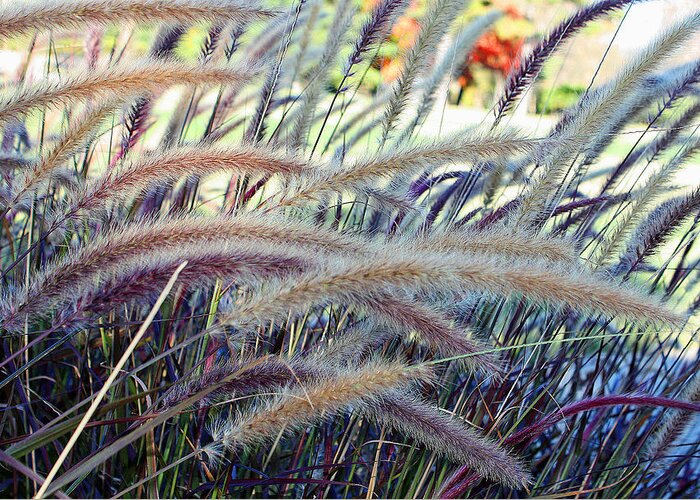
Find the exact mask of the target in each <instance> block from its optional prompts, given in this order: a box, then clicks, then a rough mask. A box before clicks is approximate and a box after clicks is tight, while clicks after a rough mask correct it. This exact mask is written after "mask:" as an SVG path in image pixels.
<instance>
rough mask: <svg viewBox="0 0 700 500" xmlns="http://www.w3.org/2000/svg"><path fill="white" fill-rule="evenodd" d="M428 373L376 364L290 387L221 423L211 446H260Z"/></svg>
mask: <svg viewBox="0 0 700 500" xmlns="http://www.w3.org/2000/svg"><path fill="white" fill-rule="evenodd" d="M430 378H431V372H430V371H429V370H427V369H425V368H423V367H422V366H420V365H414V366H409V365H405V364H402V363H396V362H394V363H392V362H387V361H385V362H377V363H372V364H369V365H367V366H364V367H362V368H358V369H348V370H346V371H344V372H342V373H339V374H337V375H336V376H333V377H331V378H328V379H326V380H321V381H318V382H316V383H313V384H311V385H309V386H307V387H302V388H300V389H292V390H289V391H287V392H286V393H284V394H283V395H282V396H281V397H280V398H278V399H277V400H276V401H274V402H272V403H270V404H269V405H266V406H264V407H262V408H254V409H253V410H251V411H249V412H247V413H245V414H243V415H240V416H239V417H238V418H236V419H235V420H233V421H225V422H223V423H221V424H220V425H217V426H216V427H215V428H214V429H213V430H212V437H213V443H212V448H214V449H216V448H223V449H225V450H234V449H237V448H240V447H243V446H248V445H252V444H256V443H263V442H265V441H269V440H271V439H274V438H275V437H276V436H278V435H279V434H280V433H281V432H285V433H287V432H290V431H292V430H294V429H298V428H299V427H302V426H307V425H313V424H316V423H317V422H319V421H321V420H322V419H325V418H329V417H330V416H332V415H334V414H336V413H338V412H340V411H345V410H347V409H350V408H351V407H357V406H364V405H371V404H372V401H373V400H374V398H376V397H377V396H378V395H379V394H381V393H383V392H386V391H389V390H392V389H397V388H400V387H406V386H408V385H410V384H411V383H413V382H415V381H417V380H420V381H425V380H430Z"/></svg>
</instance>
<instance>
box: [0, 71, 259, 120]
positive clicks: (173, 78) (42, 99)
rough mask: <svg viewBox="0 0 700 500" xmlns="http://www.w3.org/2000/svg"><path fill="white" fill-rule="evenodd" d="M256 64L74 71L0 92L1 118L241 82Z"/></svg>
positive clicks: (252, 75)
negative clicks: (46, 108)
mask: <svg viewBox="0 0 700 500" xmlns="http://www.w3.org/2000/svg"><path fill="white" fill-rule="evenodd" d="M258 72H259V68H257V67H250V66H248V67H240V68H236V67H217V66H213V65H198V64H195V65H193V64H185V63H180V62H176V61H150V60H146V61H141V62H138V63H129V64H122V65H118V66H113V67H109V68H104V69H100V70H98V71H87V70H86V71H75V72H74V73H73V75H72V76H69V77H67V78H65V79H63V80H61V81H46V82H42V83H39V84H36V85H33V86H29V87H26V88H20V89H16V90H14V91H5V92H3V93H2V94H0V121H6V120H8V119H10V118H12V117H17V116H20V115H22V114H24V113H27V112H28V111H31V110H32V109H35V108H39V107H44V106H56V105H60V104H63V105H67V106H69V105H71V104H73V103H75V102H76V101H86V100H88V99H91V100H94V101H97V102H100V101H104V100H111V99H114V100H115V101H117V102H125V101H128V100H130V99H132V98H134V97H136V96H139V95H144V94H150V93H154V92H157V91H159V90H163V89H165V88H167V87H170V86H172V85H242V84H244V83H246V82H248V81H249V80H250V79H252V78H253V77H254V76H255V75H257V74H258Z"/></svg>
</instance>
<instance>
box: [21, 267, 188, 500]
mask: <svg viewBox="0 0 700 500" xmlns="http://www.w3.org/2000/svg"><path fill="white" fill-rule="evenodd" d="M185 266H187V262H186V261H185V262H183V263H182V264H180V266H179V267H178V268H177V269H176V270H175V272H174V273H173V275H172V277H171V278H170V281H168V284H167V285H166V286H165V288H164V289H163V291H162V292H161V294H160V296H159V297H158V300H157V301H156V303H155V304H154V306H153V308H152V309H151V312H150V313H148V316H147V317H146V320H145V321H144V322H143V323H142V324H141V327H140V328H139V330H138V331H137V332H136V335H134V338H133V339H132V340H131V343H129V346H128V347H127V348H126V350H125V351H124V354H122V357H121V358H119V361H117V364H116V365H115V366H114V367H113V368H112V373H110V374H109V377H108V378H107V380H106V381H105V383H104V385H103V386H102V389H100V392H98V393H97V396H95V399H93V401H92V404H91V405H90V408H88V410H87V411H86V412H85V415H83V418H82V419H81V420H80V423H79V424H78V427H76V429H75V431H74V432H73V434H72V435H71V437H70V439H69V440H68V443H67V444H66V446H65V448H63V451H61V454H60V455H59V456H58V459H57V460H56V462H54V464H53V467H52V468H51V471H50V472H49V474H48V475H47V476H46V480H45V481H44V484H42V485H41V488H39V491H38V492H37V494H36V495H35V496H34V498H43V497H44V495H45V494H46V491H47V490H48V489H49V486H51V482H52V481H53V479H54V478H55V477H56V474H58V471H59V470H60V469H61V466H62V465H63V462H65V461H66V458H68V455H69V454H70V452H71V450H72V449H73V446H75V443H76V442H77V441H78V438H79V437H80V434H81V433H82V432H83V430H84V429H85V427H86V426H87V424H88V422H89V421H90V419H91V418H92V416H93V415H94V414H95V412H96V411H97V407H98V406H100V403H102V400H103V399H104V397H105V396H106V395H107V392H108V391H109V389H110V388H111V387H112V384H113V383H114V381H115V380H116V379H117V377H118V376H119V375H121V370H122V368H123V367H124V365H126V362H127V361H129V358H130V357H131V354H132V353H133V352H134V349H136V346H138V345H139V343H140V342H141V339H142V338H143V336H144V335H145V334H146V332H147V331H148V328H149V327H150V326H151V323H152V322H153V319H154V318H155V317H156V314H158V310H159V309H160V306H161V305H163V302H165V299H166V298H167V297H168V294H170V290H172V288H173V286H175V282H176V281H177V277H178V276H179V274H180V272H181V271H182V270H183V269H184V268H185Z"/></svg>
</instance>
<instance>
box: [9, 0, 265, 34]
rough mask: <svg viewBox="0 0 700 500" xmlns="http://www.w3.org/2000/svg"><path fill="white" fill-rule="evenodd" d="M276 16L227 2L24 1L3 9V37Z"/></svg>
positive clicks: (191, 0)
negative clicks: (87, 27)
mask: <svg viewBox="0 0 700 500" xmlns="http://www.w3.org/2000/svg"><path fill="white" fill-rule="evenodd" d="M272 14H273V13H272V12H271V11H269V10H266V9H264V8H261V7H259V6H257V5H256V4H254V3H247V2H233V1H226V0H31V1H25V0H20V1H17V2H8V3H6V4H5V5H4V6H3V7H2V8H1V9H0V37H8V36H11V35H20V34H23V33H28V32H30V31H34V30H37V31H49V30H57V29H69V28H78V27H80V26H83V25H85V24H103V25H104V24H111V23H119V24H120V25H121V24H123V23H139V22H149V23H153V22H162V23H182V24H191V23H194V22H198V21H207V22H249V21H254V20H257V19H264V18H266V17H270V16H271V15H272Z"/></svg>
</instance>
